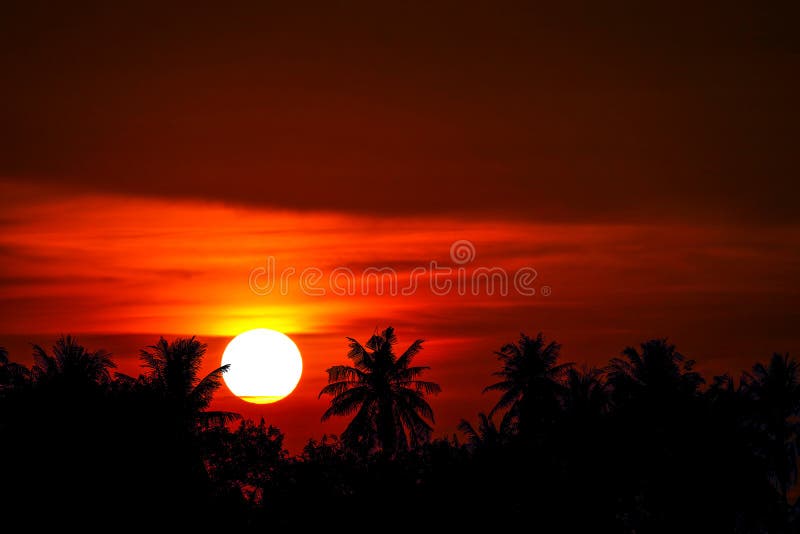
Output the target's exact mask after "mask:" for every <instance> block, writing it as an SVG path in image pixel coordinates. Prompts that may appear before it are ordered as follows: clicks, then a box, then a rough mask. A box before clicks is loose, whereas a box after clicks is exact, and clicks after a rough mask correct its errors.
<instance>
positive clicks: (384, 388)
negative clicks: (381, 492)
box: [319, 327, 441, 458]
mask: <svg viewBox="0 0 800 534" xmlns="http://www.w3.org/2000/svg"><path fill="white" fill-rule="evenodd" d="M347 339H348V340H349V341H350V343H349V346H350V351H349V352H348V353H347V357H348V358H350V360H352V361H353V365H352V366H350V365H335V366H333V367H331V368H329V369H328V370H327V372H328V382H329V383H328V385H327V386H325V387H324V388H322V391H320V393H319V398H321V397H322V396H323V395H330V396H331V397H333V398H332V399H331V406H330V407H329V408H328V409H327V410H326V411H325V413H324V414H323V415H322V420H323V421H326V420H327V419H329V418H330V417H331V416H334V415H350V414H353V413H355V415H354V416H353V419H352V420H351V421H350V423H349V424H348V425H347V428H346V429H345V430H344V432H343V433H342V435H341V438H342V441H343V442H345V443H346V444H347V445H348V447H350V448H354V449H362V450H364V449H365V450H367V451H369V450H371V449H374V448H377V449H380V450H381V451H383V453H384V454H385V455H386V456H387V457H390V458H391V457H393V456H394V455H395V454H396V453H397V452H398V451H399V450H405V449H408V448H409V447H410V446H412V447H413V446H416V445H418V444H420V443H423V442H426V441H428V439H430V434H431V431H432V430H433V429H432V427H431V425H430V424H429V423H428V421H426V420H429V421H430V422H431V423H433V421H434V419H433V410H432V409H431V407H430V405H429V404H428V402H427V401H426V400H425V396H426V395H429V394H436V393H439V392H440V391H441V388H440V387H439V385H438V384H436V383H434V382H428V381H425V380H419V377H420V376H421V375H422V374H423V373H424V372H425V371H426V370H428V369H429V367H422V366H415V367H412V366H411V362H412V360H413V359H414V357H415V356H416V355H417V353H419V351H420V350H422V343H423V340H421V339H418V340H416V341H415V342H414V343H412V344H411V346H409V347H408V348H407V349H406V350H405V352H403V354H401V355H400V357H397V356H396V355H395V354H394V345H395V344H396V343H397V337H396V336H395V333H394V328H392V327H388V328H387V329H386V330H384V331H383V332H381V333H380V334H374V335H373V336H372V337H371V338H370V339H369V341H367V343H366V345H363V346H362V345H361V344H360V343H359V342H358V341H356V340H355V339H353V338H347Z"/></svg>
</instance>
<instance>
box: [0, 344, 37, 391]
mask: <svg viewBox="0 0 800 534" xmlns="http://www.w3.org/2000/svg"><path fill="white" fill-rule="evenodd" d="M30 377H31V372H30V371H29V370H28V368H27V367H25V366H24V365H22V364H19V363H16V362H10V361H8V351H7V350H6V348H5V347H0V392H3V391H4V390H6V389H14V388H17V387H20V386H22V385H23V384H27V383H28V380H29V379H30Z"/></svg>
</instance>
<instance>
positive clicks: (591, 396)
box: [562, 367, 609, 421]
mask: <svg viewBox="0 0 800 534" xmlns="http://www.w3.org/2000/svg"><path fill="white" fill-rule="evenodd" d="M608 402H609V398H608V385H607V384H606V382H605V381H604V380H603V371H602V370H600V369H597V368H595V367H588V368H584V369H582V370H579V369H575V368H570V369H568V370H567V374H566V381H565V388H564V390H563V395H562V404H563V408H564V413H565V414H566V415H567V416H568V417H572V418H575V419H578V420H581V421H585V420H587V419H591V418H593V417H597V416H599V415H602V414H604V413H606V412H607V410H608V406H609V405H608Z"/></svg>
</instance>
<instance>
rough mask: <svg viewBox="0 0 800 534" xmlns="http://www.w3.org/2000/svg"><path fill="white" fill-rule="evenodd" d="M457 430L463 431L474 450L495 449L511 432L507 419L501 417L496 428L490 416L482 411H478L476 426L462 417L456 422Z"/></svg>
mask: <svg viewBox="0 0 800 534" xmlns="http://www.w3.org/2000/svg"><path fill="white" fill-rule="evenodd" d="M458 430H459V431H461V432H463V433H464V435H465V436H466V437H467V440H468V441H469V445H470V446H471V447H472V448H473V449H475V450H497V449H499V448H500V447H501V446H502V445H503V444H505V443H506V441H507V440H508V437H509V436H510V434H511V428H509V425H508V420H507V419H505V418H504V419H503V421H502V423H501V424H500V427H499V428H498V427H497V425H496V424H495V422H494V421H493V420H492V418H491V417H489V416H488V415H486V414H485V413H483V412H480V413H478V428H477V429H476V428H475V427H473V426H472V423H470V422H469V421H467V420H466V419H462V420H461V421H460V422H459V423H458Z"/></svg>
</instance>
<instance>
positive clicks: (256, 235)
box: [0, 0, 800, 452]
mask: <svg viewBox="0 0 800 534" xmlns="http://www.w3.org/2000/svg"><path fill="white" fill-rule="evenodd" d="M91 4H92V3H91V2H90V3H89V4H82V5H74V4H73V3H69V4H67V3H63V5H55V4H53V5H47V6H43V5H40V4H38V3H36V2H29V1H17V0H7V1H6V2H4V4H3V16H2V17H0V71H1V72H2V73H3V83H1V84H0V200H2V204H1V205H2V210H0V252H2V262H0V345H3V344H4V345H7V346H8V347H9V348H10V349H11V354H12V357H15V358H18V359H20V360H23V361H25V360H26V359H28V360H29V359H30V346H29V344H28V343H29V342H31V341H34V342H39V343H46V344H49V343H51V342H52V340H53V339H54V337H55V335H56V334H57V333H59V332H64V333H72V334H76V335H78V336H79V339H81V340H82V341H83V342H84V343H85V344H86V345H87V346H89V347H90V348H100V347H105V348H107V349H109V350H111V351H113V352H114V353H115V356H116V358H117V361H118V362H119V363H120V367H121V368H122V369H123V370H125V371H127V372H131V373H136V372H137V360H136V354H137V352H138V349H139V348H141V347H142V346H143V345H145V344H148V343H153V342H155V341H156V340H157V338H158V335H159V334H165V335H187V334H197V335H198V336H200V337H202V338H203V339H204V340H206V341H207V342H208V343H209V360H208V368H211V366H212V365H214V364H215V363H216V362H217V360H218V358H219V357H220V355H221V353H222V350H223V348H224V346H225V343H226V342H227V340H229V339H230V338H231V337H232V336H233V335H235V334H237V333H239V332H241V331H243V330H246V329H248V328H253V327H268V328H274V329H277V330H281V331H284V332H286V333H288V334H290V335H291V336H292V337H293V338H294V339H295V340H296V341H297V344H298V345H299V347H300V349H301V351H302V352H303V355H304V357H305V365H306V371H305V374H304V376H303V378H302V380H301V382H300V385H299V386H298V389H297V390H296V392H295V393H294V394H293V395H292V396H291V397H290V398H288V399H286V400H284V401H281V402H279V403H277V404H275V405H270V406H266V407H252V406H248V405H245V404H243V403H241V402H239V401H238V400H237V399H232V398H230V397H229V396H226V392H224V391H223V392H221V393H220V395H219V396H218V398H217V401H216V402H217V403H218V404H219V405H220V406H222V407H226V408H229V409H235V410H238V411H241V412H243V413H245V414H246V415H249V416H258V415H259V414H263V415H265V416H266V417H267V419H268V420H269V421H270V422H272V423H275V424H277V425H278V426H280V427H281V428H282V429H283V430H284V431H286V432H287V435H288V443H289V445H290V447H291V448H292V450H293V451H294V452H297V450H298V448H299V445H300V444H302V442H303V441H305V439H307V438H308V437H310V436H312V435H314V436H319V435H320V434H321V433H322V432H338V431H339V429H340V428H341V422H337V421H333V422H329V423H326V424H324V425H323V424H320V423H319V416H320V415H321V414H322V412H323V411H324V408H325V401H324V400H320V401H318V400H316V393H317V392H318V391H319V389H320V388H321V387H322V385H323V383H324V380H325V374H324V370H325V368H326V367H328V366H329V365H331V364H333V363H341V362H343V361H344V359H345V354H346V342H345V336H354V337H356V338H359V339H362V340H365V339H367V338H368V337H369V336H370V335H371V334H372V333H373V331H374V330H375V329H376V328H383V327H385V326H388V325H393V326H395V327H396V328H397V329H398V335H399V337H400V340H401V343H403V344H409V343H411V342H412V341H413V340H414V339H416V338H424V339H426V340H428V341H427V343H426V349H425V351H424V353H423V355H422V356H421V357H420V358H421V359H423V358H424V361H425V362H426V363H429V364H430V365H431V366H432V367H433V369H432V371H431V374H430V379H432V380H435V381H438V382H439V383H441V385H442V387H443V390H444V391H443V393H442V394H441V395H440V396H439V397H438V398H437V399H434V401H433V407H434V409H435V410H436V413H437V426H436V432H437V433H438V434H439V435H441V434H445V433H450V432H452V431H453V430H454V429H455V426H456V422H457V421H458V419H459V418H460V417H470V418H474V417H475V413H476V412H477V411H478V410H486V409H488V408H489V407H490V406H491V405H492V401H493V398H491V397H487V396H482V395H481V394H480V390H481V389H482V388H483V386H485V385H486V384H487V383H489V381H490V380H491V377H490V373H491V372H492V371H494V370H496V368H497V366H496V362H495V360H494V358H493V355H492V351H493V350H496V349H498V348H499V347H500V346H501V345H503V344H505V343H507V342H509V341H512V340H514V339H515V338H516V337H517V336H518V334H519V331H520V330H524V331H526V332H528V333H531V334H533V333H535V332H536V331H538V330H542V331H544V332H545V333H546V334H547V335H548V336H550V337H551V338H555V339H557V340H559V341H560V342H562V343H563V354H564V357H565V359H568V360H574V361H576V362H588V363H595V364H600V363H603V362H605V361H607V360H608V358H610V357H613V356H615V355H617V354H618V353H619V351H620V350H621V349H623V348H624V347H625V346H626V345H629V344H635V343H637V342H640V341H642V340H645V339H647V338H650V337H653V336H669V337H670V338H671V339H672V340H673V341H674V342H675V343H676V344H677V345H678V347H679V349H680V350H682V351H683V352H684V353H686V354H687V355H688V356H690V357H694V358H697V359H698V360H699V362H700V367H701V369H703V370H705V371H707V372H709V373H711V372H719V371H723V370H729V369H730V370H733V371H738V370H740V369H742V368H744V367H747V366H749V365H750V364H752V362H753V361H754V360H755V359H763V358H766V357H767V356H768V355H769V354H770V353H772V352H773V351H789V352H792V353H794V354H798V353H800V350H799V349H800V334H798V331H800V329H798V324H800V321H798V319H800V312H799V311H798V303H800V298H798V297H799V296H800V295H799V293H800V284H798V280H800V211H799V210H798V209H797V198H798V180H797V177H798V158H797V147H798V146H800V129H798V127H797V125H798V124H800V106H798V105H797V95H798V94H800V69H798V68H797V58H798V53H800V32H797V29H796V23H795V22H796V21H797V20H798V17H800V3H798V2H796V1H789V0H777V1H775V2H769V3H763V2H762V3H751V4H742V3H731V2H726V3H721V4H719V5H716V4H714V3H700V4H697V3H696V4H695V5H692V6H691V9H687V8H686V7H685V6H682V5H680V4H677V3H674V2H667V3H663V5H659V3H658V2H655V3H653V2H646V3H645V2H640V1H635V0H621V1H619V2H613V3H597V2H594V3H593V2H588V3H551V4H547V5H545V4H540V3H534V2H514V1H511V2H503V3H480V2H463V1H458V2H455V1H452V2H451V1H449V0H442V1H440V2H434V3H431V2H427V3H415V2H402V3H387V2H374V1H370V2H361V1H359V0H354V1H352V2H347V3H346V4H341V3H330V2H321V3H319V5H316V6H313V9H312V8H310V7H309V6H308V5H306V4H303V5H294V4H292V3H273V2H263V1H257V2H248V1H242V2H236V3H235V5H225V6H222V5H221V4H220V3H218V2H216V3H206V2H202V1H197V2H192V3H191V6H182V5H179V4H170V5H165V4H164V3H163V2H162V3H148V2H138V1H137V2H125V1H119V2H113V3H111V2H98V3H94V4H95V5H91ZM459 240H467V241H469V242H470V243H472V245H473V246H474V250H475V254H476V255H475V258H474V259H473V261H471V262H468V263H466V264H464V265H463V268H464V269H465V271H464V272H465V273H467V272H468V273H472V272H473V271H474V270H475V269H488V268H497V269H502V270H503V272H505V273H507V274H509V275H512V274H513V273H517V272H520V269H535V270H536V272H537V277H536V279H535V280H534V281H533V284H532V286H533V288H534V289H536V294H535V295H533V296H526V295H522V294H520V293H519V292H513V291H512V292H511V293H510V294H508V295H505V296H501V295H489V294H487V292H486V291H478V294H476V295H473V294H471V293H470V294H467V295H458V294H454V293H450V294H447V295H439V294H436V291H432V290H431V289H430V286H429V284H428V283H427V282H429V280H428V279H427V278H425V277H422V278H421V279H420V288H419V290H418V291H416V292H415V293H414V294H413V295H397V296H390V295H385V294H384V295H378V294H376V292H375V291H372V290H371V291H368V292H367V293H366V294H362V291H361V290H363V289H365V288H363V287H359V288H358V291H357V293H358V294H356V295H337V294H335V292H332V291H331V289H332V288H331V287H330V276H331V274H332V273H334V272H340V271H341V270H343V269H345V268H346V269H350V270H351V271H352V272H353V273H354V274H355V275H356V276H359V275H362V274H363V273H364V272H365V271H367V270H368V269H370V268H391V269H394V271H393V272H395V273H396V274H397V279H398V281H399V282H400V283H401V286H403V283H404V282H408V280H409V279H410V277H412V275H414V273H416V272H418V271H416V270H415V269H418V268H424V267H426V266H427V267H429V266H430V265H431V262H432V261H436V262H438V263H437V264H438V265H440V266H442V267H453V264H452V259H451V257H450V246H451V244H452V243H454V242H456V241H459ZM268 258H274V260H275V265H276V267H277V270H278V271H283V270H284V269H286V268H294V269H295V274H294V275H293V277H292V278H291V279H290V280H289V281H290V283H289V285H288V287H287V291H286V294H281V293H280V291H277V292H276V291H273V292H272V293H271V294H267V295H264V294H256V293H254V292H253V291H252V290H251V288H250V285H249V282H248V281H249V278H250V274H251V273H252V272H253V270H254V269H259V268H262V269H263V268H265V267H266V265H267V263H268ZM306 269H317V270H318V271H307V272H317V273H319V274H320V277H321V278H320V280H319V281H318V283H317V284H316V286H317V287H318V289H323V290H326V291H327V294H326V295H324V296H313V295H309V294H306V293H307V292H304V291H303V288H302V287H301V286H300V280H299V277H300V273H301V272H303V271H304V270H306ZM523 272H526V271H523ZM545 286H546V287H547V289H546V290H545V291H544V293H547V294H543V292H542V289H544V288H545ZM366 289H370V287H367V288H366ZM548 292H549V293H548Z"/></svg>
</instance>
